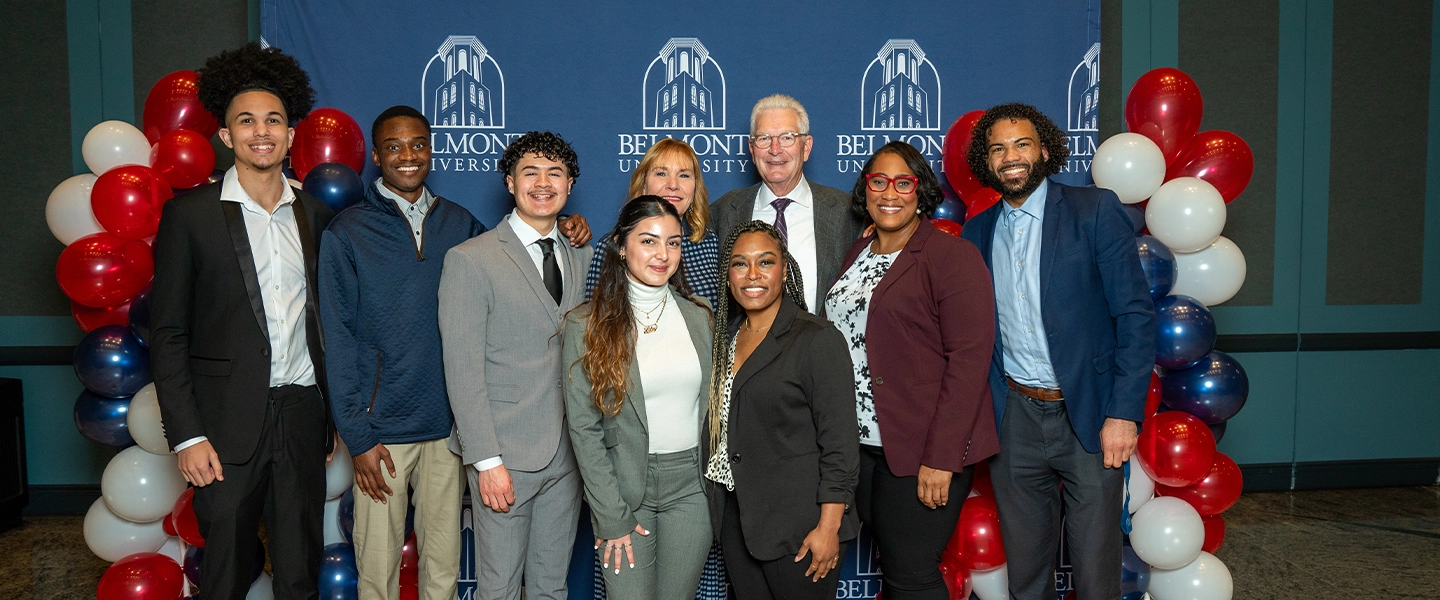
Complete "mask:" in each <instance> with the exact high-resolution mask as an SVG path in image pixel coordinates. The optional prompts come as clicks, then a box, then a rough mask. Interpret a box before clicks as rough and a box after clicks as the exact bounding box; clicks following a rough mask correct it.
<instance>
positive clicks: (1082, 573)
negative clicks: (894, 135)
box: [964, 104, 1155, 600]
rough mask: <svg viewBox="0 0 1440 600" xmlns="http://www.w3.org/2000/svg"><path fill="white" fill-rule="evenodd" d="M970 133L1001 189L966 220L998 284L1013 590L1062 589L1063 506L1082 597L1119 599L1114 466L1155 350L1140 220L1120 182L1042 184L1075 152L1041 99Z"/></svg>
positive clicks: (1005, 503)
mask: <svg viewBox="0 0 1440 600" xmlns="http://www.w3.org/2000/svg"><path fill="white" fill-rule="evenodd" d="M974 132H975V135H974V139H973V141H972V142H971V145H970V148H969V152H968V155H967V159H968V162H969V164H970V169H971V171H972V172H974V173H975V176H976V177H977V178H978V179H980V181H982V182H983V183H985V184H986V185H988V186H990V187H992V188H994V189H996V190H998V191H999V192H1000V194H1001V197H1002V199H1003V201H1002V202H999V203H997V204H996V205H995V206H993V207H991V208H990V209H988V210H986V211H985V212H982V213H980V214H979V215H976V217H975V218H974V219H972V220H971V221H969V222H967V223H965V230H964V237H965V239H968V240H970V241H971V242H973V243H974V244H975V245H976V246H977V247H978V248H979V249H980V253H981V255H982V256H984V258H985V263H986V265H987V266H989V267H990V270H991V275H992V277H993V278H994V283H995V305H996V315H997V317H998V318H997V331H998V335H996V336H995V354H994V359H993V360H992V362H991V367H990V387H991V391H992V393H993V395H994V398H995V418H996V420H997V426H998V427H999V430H1000V454H999V455H998V456H996V458H995V459H994V460H993V462H992V463H991V474H992V475H991V476H992V480H993V483H994V486H995V500H996V502H997V504H998V505H999V508H1000V523H1001V527H1000V529H1001V534H1002V535H1003V536H1004V539H1005V548H1006V558H1007V560H1008V564H1009V577H1010V595H1011V597H1012V598H1017V599H1020V600H1039V599H1041V598H1054V597H1055V596H1054V594H1055V588H1054V557H1055V549H1056V546H1057V544H1058V543H1059V536H1060V527H1061V523H1062V519H1061V506H1062V504H1063V506H1064V511H1065V512H1064V520H1063V523H1064V526H1065V531H1066V534H1067V538H1068V544H1069V547H1070V556H1071V560H1072V564H1073V566H1074V569H1075V572H1074V576H1075V589H1076V590H1077V591H1078V592H1079V597H1080V598H1083V599H1085V600H1102V599H1104V600H1108V599H1113V600H1119V598H1120V541H1121V534H1120V518H1121V512H1122V511H1123V508H1122V506H1121V496H1122V494H1123V486H1124V476H1123V471H1122V469H1121V468H1120V467H1121V466H1122V465H1123V464H1124V463H1125V461H1126V460H1128V459H1129V458H1130V455H1131V453H1133V452H1134V450H1135V440H1136V436H1137V434H1138V431H1139V423H1140V421H1142V420H1143V418H1144V414H1143V411H1144V406H1145V393H1146V391H1147V390H1148V387H1149V381H1150V371H1151V368H1152V366H1153V364H1154V361H1155V308H1154V305H1153V304H1152V303H1151V300H1150V295H1149V292H1148V288H1147V286H1146V283H1145V275H1144V273H1143V272H1142V271H1141V269H1140V258H1139V254H1138V253H1137V252H1136V250H1135V238H1134V233H1133V230H1132V229H1131V224H1130V219H1129V218H1128V217H1127V216H1126V215H1125V212H1124V210H1123V209H1122V208H1121V205H1120V201H1119V199H1118V198H1117V197H1116V196H1115V194H1114V193H1113V192H1110V191H1108V190H1102V189H1097V188H1081V187H1072V186H1068V185H1062V184H1059V183H1055V182H1052V181H1048V180H1047V177H1048V176H1050V175H1054V174H1055V173H1058V172H1060V170H1061V169H1062V168H1063V167H1064V165H1065V159H1066V157H1067V156H1068V154H1069V152H1068V149H1067V146H1066V138H1065V133H1064V132H1063V131H1061V130H1060V129H1059V128H1058V127H1056V126H1055V124H1054V123H1052V122H1051V121H1050V119H1049V118H1047V117H1046V116H1045V115H1044V114H1042V113H1040V111H1038V110H1036V109H1035V108H1034V107H1031V106H1027V105H1024V104H1004V105H1000V106H996V107H994V108H992V109H990V110H989V111H987V112H986V113H985V116H983V117H981V119H980V121H979V122H978V123H977V124H976V126H975V129H974ZM1062 483H1063V484H1064V487H1063V490H1062V489H1061V487H1060V484H1062Z"/></svg>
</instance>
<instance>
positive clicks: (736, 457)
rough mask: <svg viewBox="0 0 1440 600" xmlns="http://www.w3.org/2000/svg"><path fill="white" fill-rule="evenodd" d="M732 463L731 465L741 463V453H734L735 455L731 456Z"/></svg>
mask: <svg viewBox="0 0 1440 600" xmlns="http://www.w3.org/2000/svg"><path fill="white" fill-rule="evenodd" d="M730 462H731V463H738V462H740V453H739V452H736V453H734V454H731V455H730Z"/></svg>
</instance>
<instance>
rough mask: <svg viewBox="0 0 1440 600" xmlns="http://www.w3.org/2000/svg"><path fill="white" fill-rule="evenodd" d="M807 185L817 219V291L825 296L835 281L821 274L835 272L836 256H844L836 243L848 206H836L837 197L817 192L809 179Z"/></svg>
mask: <svg viewBox="0 0 1440 600" xmlns="http://www.w3.org/2000/svg"><path fill="white" fill-rule="evenodd" d="M805 185H808V186H810V201H811V202H812V203H813V204H814V208H813V209H812V210H811V211H810V214H812V215H814V221H815V267H816V268H815V277H816V281H815V293H816V294H817V295H819V296H822V297H823V296H824V295H825V292H826V291H828V290H829V289H830V284H832V283H835V282H833V281H822V280H821V277H820V274H821V273H833V272H835V267H836V265H835V264H834V262H835V258H836V257H838V256H844V249H843V248H842V249H841V250H840V252H836V251H835V245H836V242H837V241H838V240H836V237H838V236H839V235H840V232H841V231H843V230H844V229H845V224H844V223H843V222H841V221H842V219H844V218H845V209H846V207H844V206H836V204H837V203H836V202H835V201H834V200H835V198H834V197H833V196H831V195H830V194H819V193H816V189H815V186H813V185H810V181H809V180H806V181H805ZM845 241H846V242H853V241H854V240H845ZM810 300H814V299H813V298H806V301H810Z"/></svg>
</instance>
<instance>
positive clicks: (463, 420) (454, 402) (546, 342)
mask: <svg viewBox="0 0 1440 600" xmlns="http://www.w3.org/2000/svg"><path fill="white" fill-rule="evenodd" d="M556 251H557V252H558V254H559V256H557V257H556V258H557V259H558V260H559V261H560V265H561V267H560V268H561V272H562V273H563V274H564V288H565V293H564V296H563V297H562V298H561V300H562V302H561V303H560V305H559V306H556V305H555V301H554V300H553V299H552V298H551V297H550V293H549V292H547V291H545V282H544V280H542V279H541V276H540V271H539V270H538V269H536V268H535V261H534V260H532V259H531V258H530V254H529V252H527V251H526V249H525V247H524V246H523V245H521V243H520V238H519V236H517V235H515V230H514V229H513V228H512V227H510V222H509V220H508V219H506V220H502V221H500V224H499V225H498V226H496V227H495V229H492V230H490V231H487V232H485V233H483V234H481V235H480V236H478V237H475V238H472V239H470V240H468V241H466V242H464V243H462V244H460V245H458V246H455V247H454V248H451V249H450V251H449V252H448V253H446V254H445V267H444V270H443V271H442V272H441V275H440V338H441V342H442V344H443V351H444V354H445V356H444V359H445V386H446V388H448V392H449V395H450V411H451V412H453V413H455V428H454V430H453V432H452V433H451V434H450V450H451V451H453V452H455V453H456V454H459V455H460V456H461V457H462V459H463V460H464V461H465V464H467V465H469V464H474V463H477V462H479V461H481V460H484V459H487V458H491V457H495V456H499V457H501V458H502V459H503V460H504V461H505V467H506V468H507V469H511V470H518V471H539V470H540V469H543V468H545V466H546V465H548V464H550V460H551V459H552V458H554V457H555V452H556V451H557V450H558V449H559V448H560V435H561V434H562V432H563V429H564V420H565V406H564V402H565V399H564V393H563V390H561V387H560V375H561V371H562V370H563V367H562V366H561V362H560V336H559V333H558V332H559V331H560V324H561V322H562V319H563V318H564V317H563V315H564V314H565V313H566V312H567V311H569V310H570V309H571V308H574V307H575V306H576V305H579V304H580V303H581V302H582V301H584V299H585V271H586V269H587V268H588V267H589V265H590V256H591V254H592V253H593V249H591V248H590V247H589V246H586V247H583V248H571V247H570V246H569V245H568V244H556Z"/></svg>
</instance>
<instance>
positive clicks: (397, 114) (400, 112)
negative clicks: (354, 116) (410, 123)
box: [370, 104, 430, 148]
mask: <svg viewBox="0 0 1440 600" xmlns="http://www.w3.org/2000/svg"><path fill="white" fill-rule="evenodd" d="M402 117H405V118H411V119H415V120H416V121H419V122H420V123H421V124H422V125H424V126H425V133H426V134H429V133H430V119H427V118H425V115H424V113H421V112H420V111H418V110H415V109H414V108H412V107H409V106H406V105H404V104H400V105H396V106H392V107H390V108H387V109H385V111H384V112H382V113H380V116H378V117H375V123H374V124H373V125H371V126H370V145H371V146H373V147H375V148H379V147H380V128H381V127H384V126H385V122H386V121H389V120H390V119H399V118H402Z"/></svg>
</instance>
